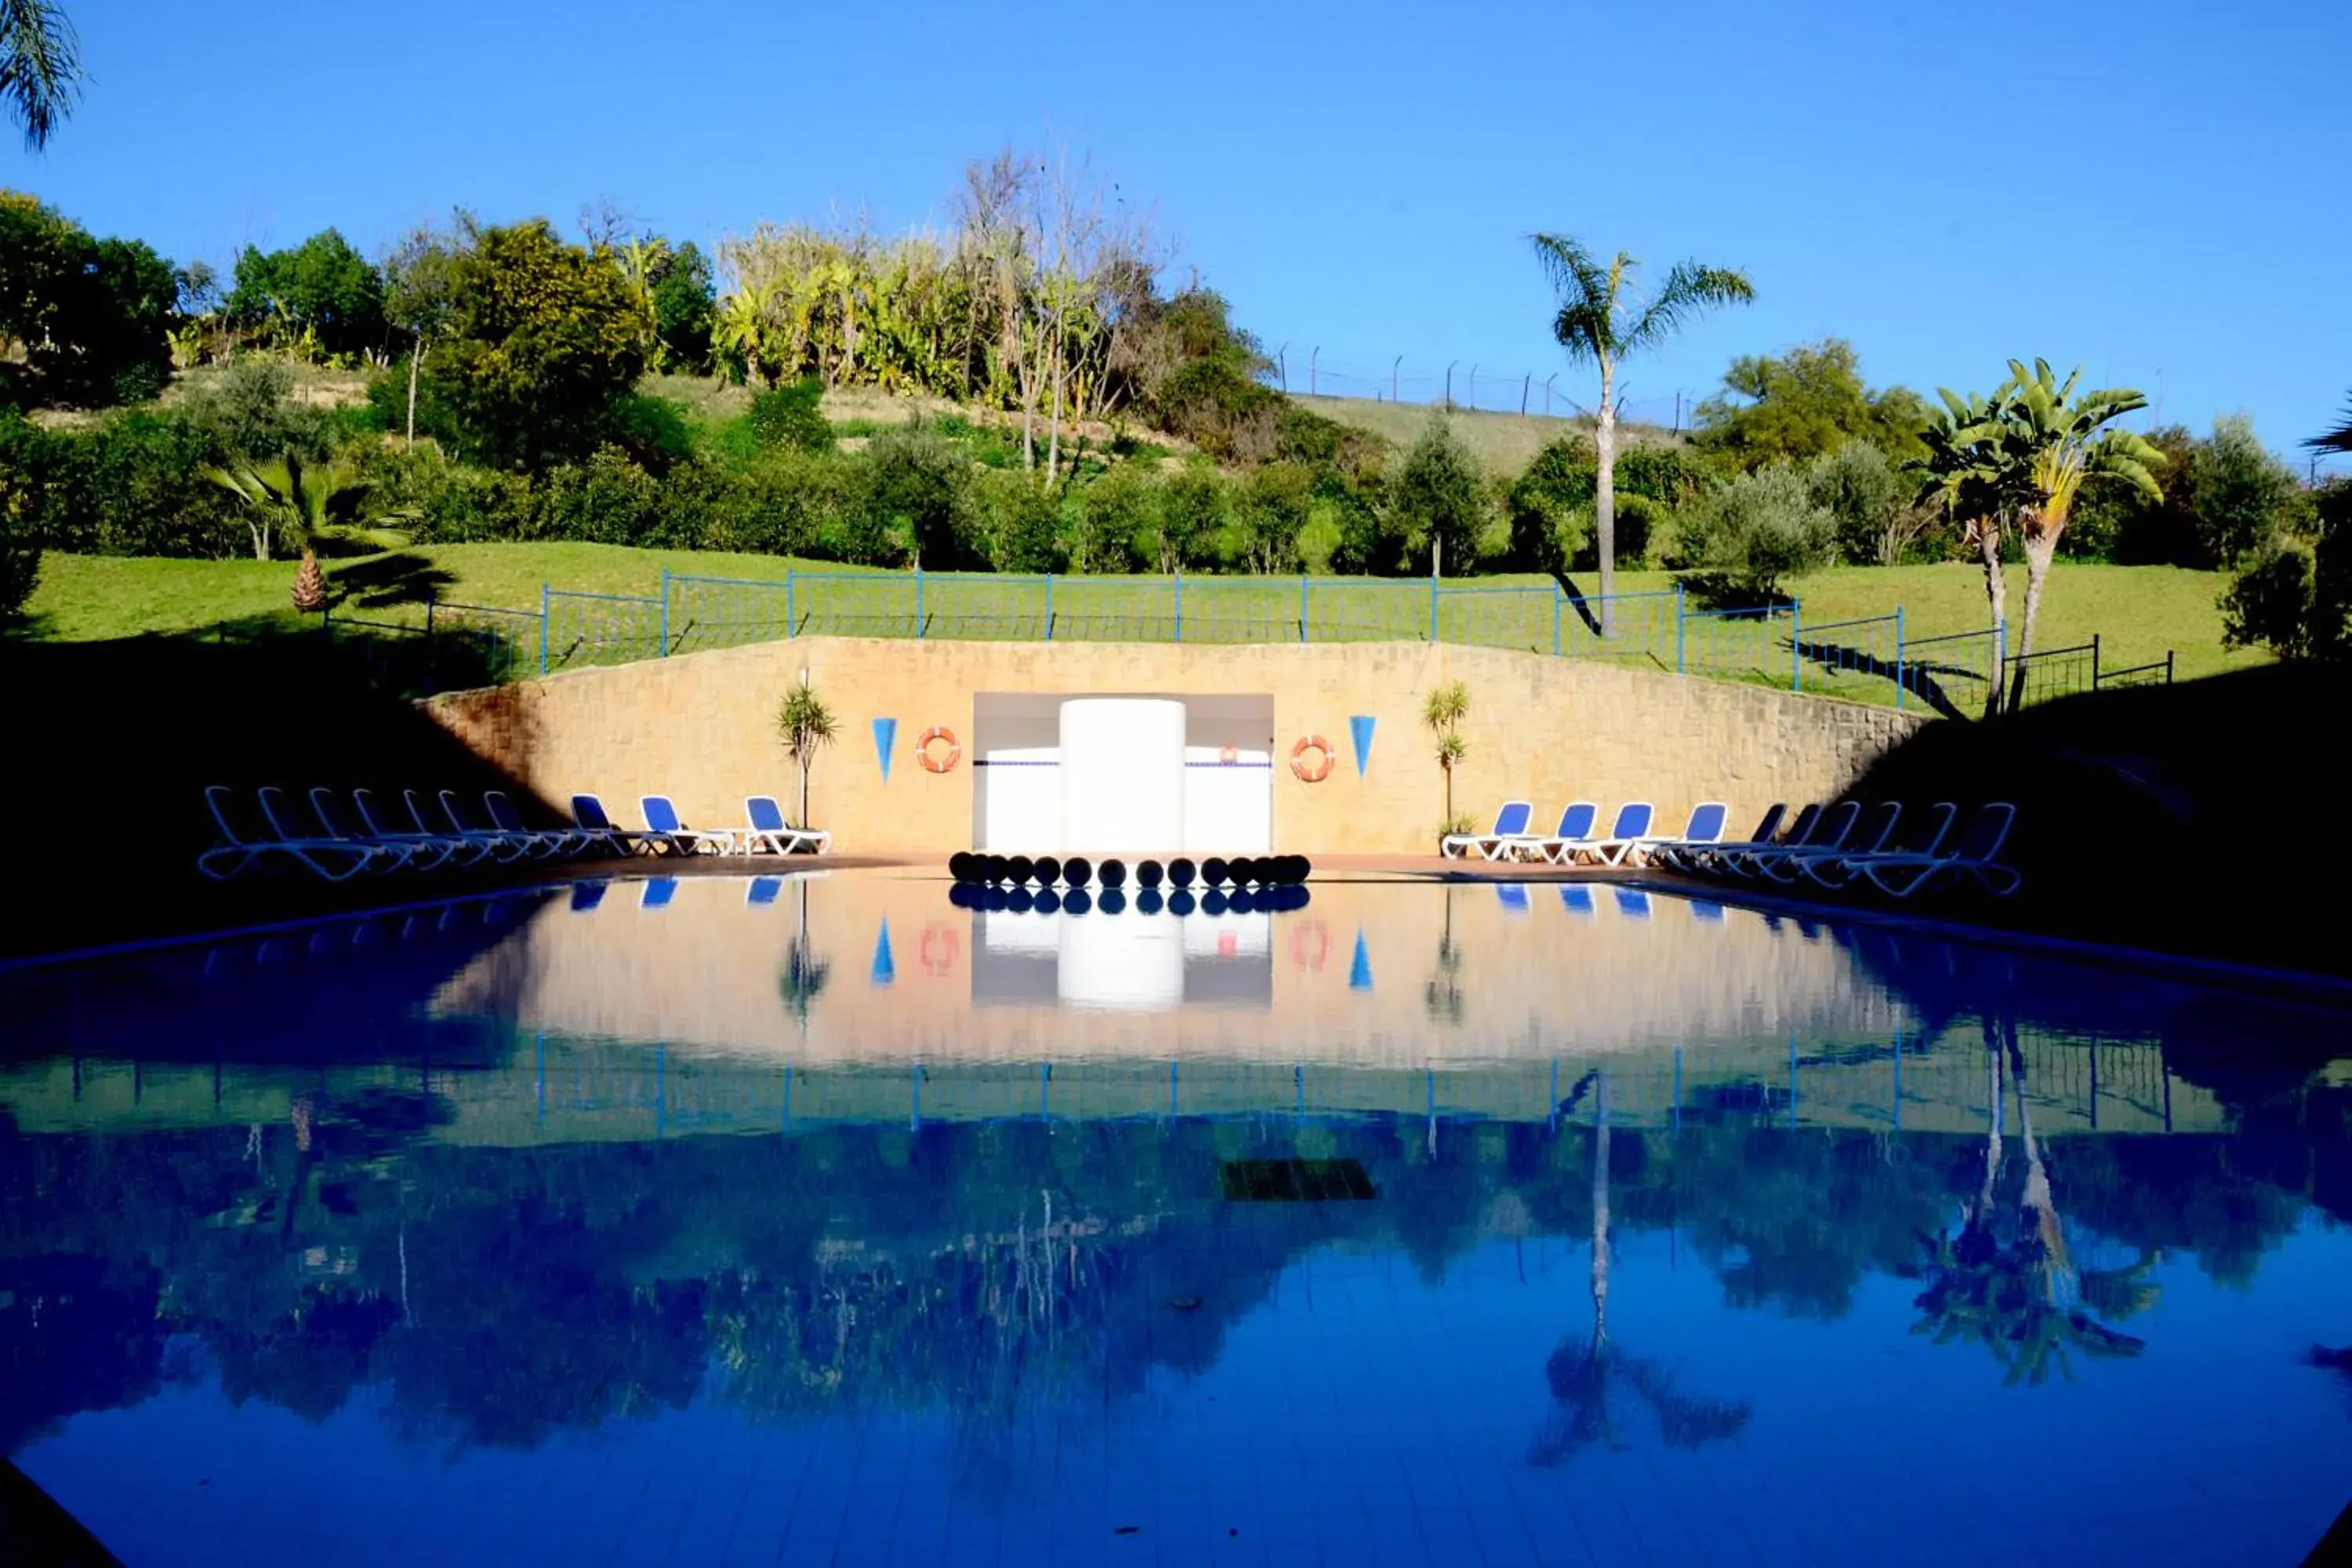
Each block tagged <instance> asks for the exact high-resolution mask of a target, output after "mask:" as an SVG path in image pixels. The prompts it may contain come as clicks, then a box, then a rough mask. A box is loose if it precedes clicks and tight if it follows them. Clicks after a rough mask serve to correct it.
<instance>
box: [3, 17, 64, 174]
mask: <svg viewBox="0 0 2352 1568" xmlns="http://www.w3.org/2000/svg"><path fill="white" fill-rule="evenodd" d="M80 81H81V51H80V48H79V45H78V44H77V42H76V40H75V38H74V30H73V24H72V23H70V22H68V21H67V20H66V14H65V12H64V11H63V10H62V9H61V8H59V7H58V6H57V5H53V4H51V3H50V0H0V100H5V101H6V102H7V105H8V111H9V112H10V113H11V114H14V115H15V116H16V121H17V123H19V124H21V125H22V126H24V128H25V145H26V146H27V147H29V148H31V149H32V150H33V151H34V152H36V153H37V152H39V151H40V150H41V149H42V148H44V147H47V145H48V144H49V137H50V136H51V135H52V134H53V133H54V132H56V131H57V128H58V121H62V120H63V119H65V117H66V116H67V115H68V114H70V113H71V112H72V111H73V100H74V89H75V88H76V87H77V86H78V85H79V83H80Z"/></svg>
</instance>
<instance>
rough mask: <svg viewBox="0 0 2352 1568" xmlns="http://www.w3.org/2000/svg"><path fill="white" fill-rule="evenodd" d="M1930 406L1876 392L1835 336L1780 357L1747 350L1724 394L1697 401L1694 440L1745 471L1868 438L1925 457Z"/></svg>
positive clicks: (1904, 458) (1897, 389)
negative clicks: (1921, 437) (1924, 429)
mask: <svg viewBox="0 0 2352 1568" xmlns="http://www.w3.org/2000/svg"><path fill="white" fill-rule="evenodd" d="M1926 424H1927V405H1926V404H1925V403H1924V402H1922V401H1921V400H1920V397H1919V395H1918V394H1917V393H1915V392H1913V391H1912V390H1911V389H1910V388H1909V387H1906V386H1893V387H1887V388H1885V389H1884V390H1881V391H1877V392H1873V391H1871V390H1870V389H1869V388H1868V387H1867V386H1865V385H1864V384H1863V379H1862V361H1861V357H1860V356H1859V355H1857V354H1856V353H1854V351H1853V344H1851V343H1847V342H1841V341H1839V340H1838V339H1836V338H1829V339H1825V340H1824V341H1822V342H1819V343H1811V344H1806V345H1802V346H1800V347H1798V348H1793V349H1790V351H1789V352H1788V353H1783V354H1778V355H1743V356H1741V357H1740V358H1738V359H1735V360H1733V361H1732V362H1731V368H1730V369H1729V370H1727V371H1726V372H1724V373H1723V391H1722V393H1721V394H1719V395H1717V396H1715V397H1711V398H1709V399H1707V400H1706V402H1704V403H1701V404H1700V405H1698V411H1697V426H1696V429H1695V430H1694V431H1693V433H1692V437H1691V439H1692V442H1693V444H1694V445H1696V447H1698V448H1699V449H1700V450H1701V451H1704V452H1707V453H1710V454H1716V455H1719V456H1721V457H1723V458H1727V459H1728V460H1729V461H1731V462H1734V463H1737V464H1738V466H1739V467H1741V468H1763V467H1765V466H1766V465H1768V464H1771V463H1782V462H1788V463H1801V462H1809V461H1811V459H1813V458H1821V457H1826V456H1828V455H1829V454H1830V453H1832V452H1834V451H1836V450H1837V449H1838V448H1839V447H1843V446H1844V445H1846V444H1847V443H1848V442H1850V441H1857V440H1858V441H1866V442H1868V443H1869V444H1870V445H1872V446H1874V447H1877V448H1878V449H1879V450H1880V451H1882V452H1885V454H1886V455H1887V456H1888V457H1889V458H1893V459H1894V460H1895V462H1897V463H1910V462H1916V461H1917V460H1918V459H1919V458H1921V457H1922V456H1923V455H1924V454H1925V448H1924V447H1922V446H1921V444H1920V440H1919V431H1920V429H1921V427H1922V426H1925V425H1926Z"/></svg>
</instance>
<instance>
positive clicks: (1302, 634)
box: [1298, 576, 1307, 642]
mask: <svg viewBox="0 0 2352 1568" xmlns="http://www.w3.org/2000/svg"><path fill="white" fill-rule="evenodd" d="M1298 640H1299V641H1300V642H1305V641H1306V640H1307V579H1306V578H1305V577H1303V576H1302V577H1300V578H1299V579H1298Z"/></svg>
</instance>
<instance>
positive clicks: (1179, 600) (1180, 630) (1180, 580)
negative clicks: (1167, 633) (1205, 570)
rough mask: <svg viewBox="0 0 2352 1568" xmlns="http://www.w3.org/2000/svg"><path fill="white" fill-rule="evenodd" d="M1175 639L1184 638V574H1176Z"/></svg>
mask: <svg viewBox="0 0 2352 1568" xmlns="http://www.w3.org/2000/svg"><path fill="white" fill-rule="evenodd" d="M1176 640H1177V641H1178V642H1182V641H1183V640H1184V574H1183V573H1182V572H1181V571H1179V572H1178V573H1177V574H1176Z"/></svg>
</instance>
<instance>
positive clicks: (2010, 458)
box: [1996, 359, 2164, 658]
mask: <svg viewBox="0 0 2352 1568" xmlns="http://www.w3.org/2000/svg"><path fill="white" fill-rule="evenodd" d="M2082 376H2083V369H2082V367H2081V366H2080V365H2077V366H2075V367H2074V370H2073V371H2071V372H2069V373H2068V374H2067V376H2066V379H2065V380H2064V381H2063V382H2061V381H2059V380H2058V378H2057V377H2056V376H2055V375H2053V374H2051V370H2050V362H2049V361H2048V360H2042V359H2037V360H2035V361H2034V362H2033V368H2032V370H2031V371H2028V370H2027V369H2026V368H2025V366H2024V365H2022V364H2021V363H2018V362H2017V361H2015V360H2011V361H2010V362H2009V384H2008V385H2007V386H2006V387H2004V388H2003V389H2002V394H2001V395H1996V401H1998V402H2000V404H2001V405H2002V412H2003V417H2002V420H2001V437H2000V447H2001V449H2002V453H2003V457H2004V460H2005V461H2006V463H2007V464H2009V465H2011V468H2012V470H2013V471H2014V472H2015V474H2016V475H2017V476H2018V483H2017V484H2016V487H2015V488H2016V489H2018V491H2019V494H2020V501H2019V505H2018V509H2017V534H2018V542H2020V543H2021V544H2022V545H2023V546H2024V547H2025V630H2024V634H2023V635H2022V636H2021V637H2020V638H2019V639H2018V645H2017V654H2018V657H2019V658H2024V657H2025V656H2026V655H2028V654H2030V653H2032V651H2033V629H2034V623H2035V621H2036V620H2037V619H2038V618H2039V617H2040V616H2041V614H2042V589H2043V587H2044V586H2046V585H2047V584H2048V583H2049V580H2050V562H2051V559H2052V557H2053V556H2054V555H2055V554H2056V553H2057V551H2058V538H2059V535H2061V534H2063V533H2064V532H2065V531H2066V524H2067V522H2068V521H2070V520H2071V519H2072V518H2073V517H2074V501H2075V498H2076V497H2077V496H2079V495H2080V494H2081V492H2082V489H2083V487H2084V485H2085V484H2088V483H2091V482H2093V481H2095V480H2115V481H2118V482H2121V483H2123V484H2127V485H2129V486H2130V487H2131V488H2132V489H2136V490H2137V491H2139V492H2140V493H2141V494H2142V495H2144V496H2146V497H2147V498H2148V499H2149V500H2163V499H2164V490H2163V487H2161V486H2159V485H2158V483H2157V482H2156V475H2155V473H2154V472H2153V471H2152V470H2153V469H2154V468H2156V467H2157V466H2158V465H2159V464H2161V463H2162V462H2163V461H2164V454H2163V453H2161V452H2159V451H2158V450H2157V449H2156V448H2155V447H2153V446H2150V445H2149V444H2148V443H2147V441H2145V440H2143V439H2141V438H2140V437H2138V436H2137V435H2135V434H2134V433H2133V432H2131V431H2129V430H2117V429H2111V428H2107V427H2106V426H2109V425H2110V423H2111V422H2112V421H2114V420H2116V419H2120V418H2121V417H2123V416H2125V415H2126V414H2130V413H2133V412H2135V411H2137V410H2138V409H2142V408H2145V407H2147V398H2146V397H2145V396H2143V395H2140V394H2139V393H2137V392H2135V391H2133V390H2132V389H2131V388H2129V387H2101V388H2097V389H2095V390H2093V391H2089V392H2085V393H2083V394H2081V395H2076V393H2075V391H2074V384H2075V383H2076V382H2077V381H2080V380H2081V379H2082Z"/></svg>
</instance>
